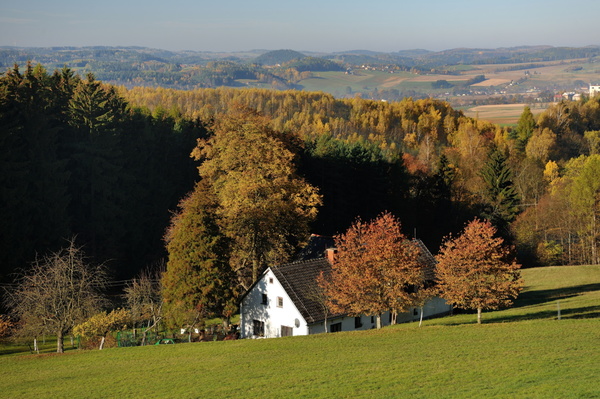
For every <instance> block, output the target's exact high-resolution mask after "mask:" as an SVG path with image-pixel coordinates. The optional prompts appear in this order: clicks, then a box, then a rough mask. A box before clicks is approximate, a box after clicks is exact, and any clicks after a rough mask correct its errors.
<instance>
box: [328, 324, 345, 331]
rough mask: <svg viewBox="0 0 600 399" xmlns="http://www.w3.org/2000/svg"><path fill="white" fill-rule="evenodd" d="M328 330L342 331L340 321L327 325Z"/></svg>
mask: <svg viewBox="0 0 600 399" xmlns="http://www.w3.org/2000/svg"><path fill="white" fill-rule="evenodd" d="M329 331H331V332H332V333H334V332H340V331H342V323H333V324H332V325H330V326H329Z"/></svg>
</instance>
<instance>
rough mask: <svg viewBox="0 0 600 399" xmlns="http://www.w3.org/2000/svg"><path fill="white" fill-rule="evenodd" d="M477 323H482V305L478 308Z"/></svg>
mask: <svg viewBox="0 0 600 399" xmlns="http://www.w3.org/2000/svg"><path fill="white" fill-rule="evenodd" d="M477 324H481V307H478V308H477Z"/></svg>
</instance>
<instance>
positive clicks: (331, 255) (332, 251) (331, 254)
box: [325, 248, 337, 263]
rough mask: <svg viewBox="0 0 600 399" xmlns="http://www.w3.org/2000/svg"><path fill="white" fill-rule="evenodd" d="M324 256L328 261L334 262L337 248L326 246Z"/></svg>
mask: <svg viewBox="0 0 600 399" xmlns="http://www.w3.org/2000/svg"><path fill="white" fill-rule="evenodd" d="M325 257H326V258H327V260H328V261H329V263H333V262H335V258H336V257H337V248H327V249H326V250H325Z"/></svg>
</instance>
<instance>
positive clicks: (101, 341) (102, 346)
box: [98, 335, 105, 350]
mask: <svg viewBox="0 0 600 399" xmlns="http://www.w3.org/2000/svg"><path fill="white" fill-rule="evenodd" d="M104 339H105V338H104V335H103V336H102V338H101V339H100V348H98V349H100V350H102V349H104Z"/></svg>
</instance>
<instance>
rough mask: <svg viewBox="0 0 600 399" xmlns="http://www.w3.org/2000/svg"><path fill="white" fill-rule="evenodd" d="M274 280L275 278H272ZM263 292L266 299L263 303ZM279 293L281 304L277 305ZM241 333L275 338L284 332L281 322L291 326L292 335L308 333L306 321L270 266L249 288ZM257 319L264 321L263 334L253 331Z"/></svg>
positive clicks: (243, 311) (242, 335) (244, 304)
mask: <svg viewBox="0 0 600 399" xmlns="http://www.w3.org/2000/svg"><path fill="white" fill-rule="evenodd" d="M271 281H272V282H271ZM263 294H266V296H267V303H266V304H263V303H262V299H263ZM278 297H279V298H281V299H282V302H283V303H282V306H281V307H280V306H278V305H279V304H278ZM240 315H241V320H240V330H241V331H240V335H241V337H242V338H275V337H281V336H282V331H281V330H282V329H281V326H286V327H291V328H292V335H307V334H308V326H307V325H306V321H305V320H304V318H303V317H302V315H301V314H300V312H299V311H298V309H297V308H296V306H295V305H294V303H293V302H292V300H291V299H290V297H289V296H288V294H287V293H286V292H285V290H284V289H283V287H282V286H281V284H280V283H279V281H278V280H277V277H275V275H274V274H273V272H272V271H271V269H267V271H266V272H265V273H264V274H263V276H262V278H261V279H260V280H259V281H258V282H257V283H256V284H255V285H254V287H253V288H252V289H251V290H250V292H248V294H247V295H246V296H245V297H244V299H243V301H242V303H241V309H240ZM254 320H258V321H261V322H263V323H264V334H263V335H262V336H257V335H255V334H254Z"/></svg>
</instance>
